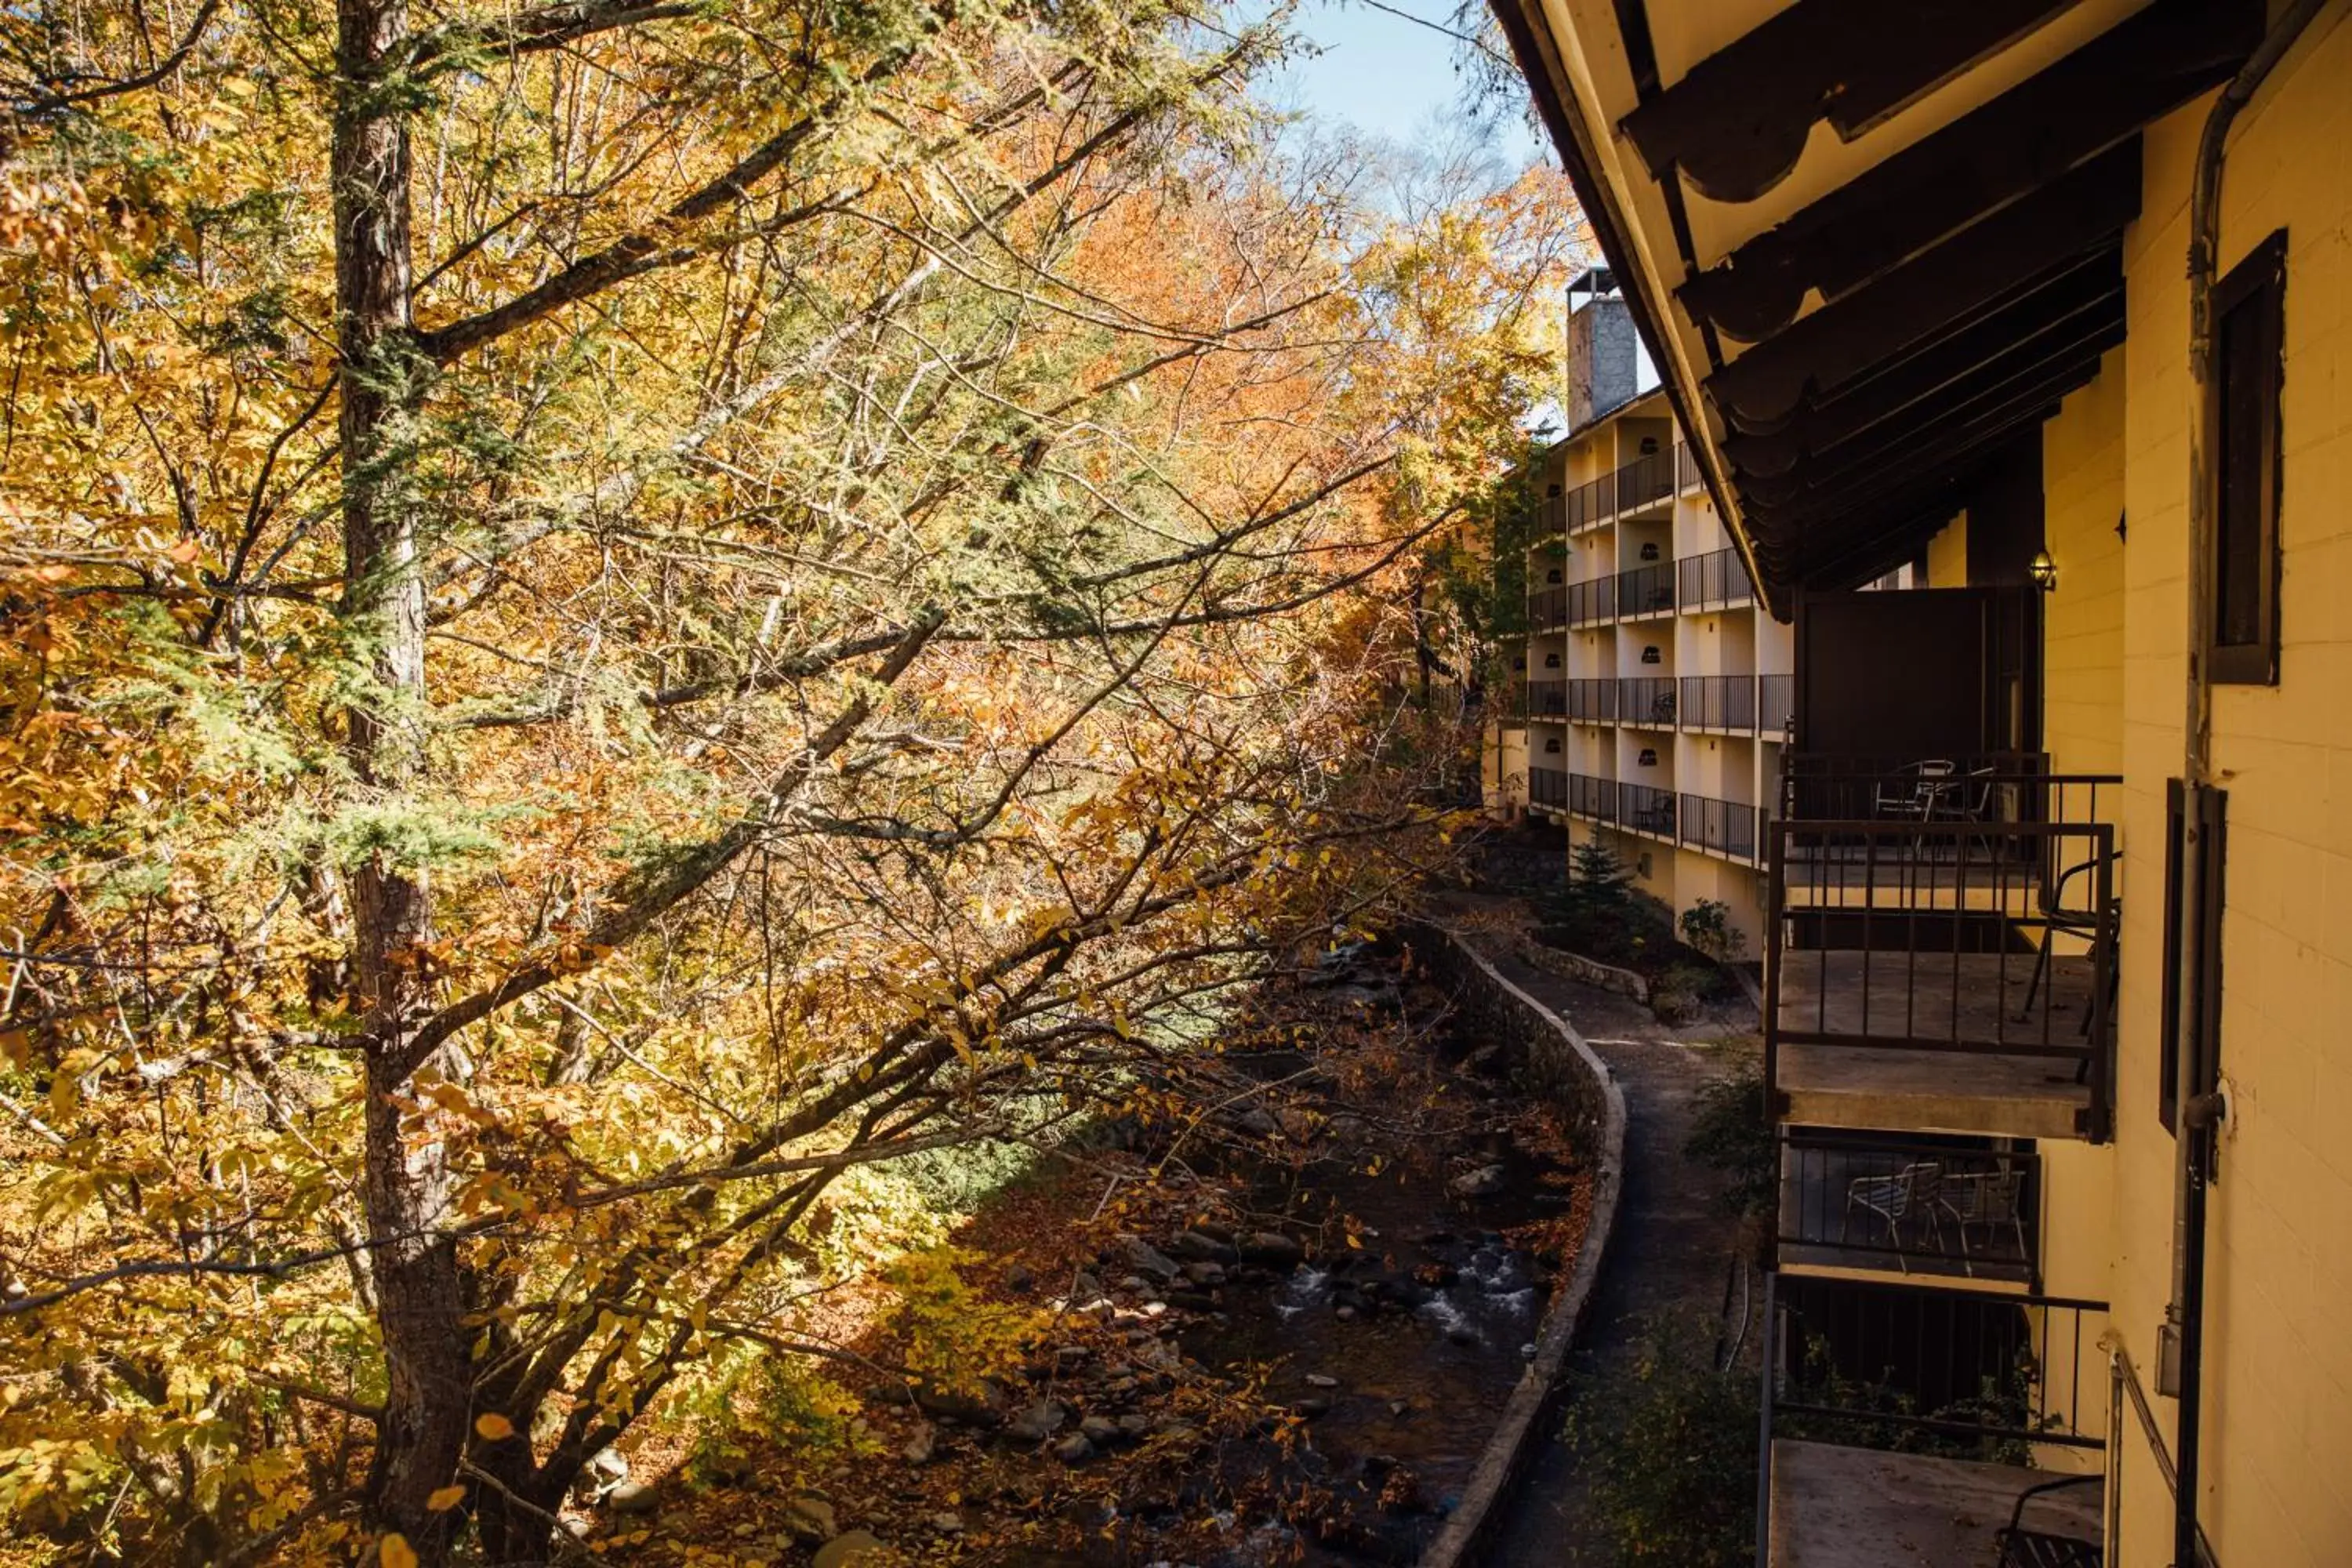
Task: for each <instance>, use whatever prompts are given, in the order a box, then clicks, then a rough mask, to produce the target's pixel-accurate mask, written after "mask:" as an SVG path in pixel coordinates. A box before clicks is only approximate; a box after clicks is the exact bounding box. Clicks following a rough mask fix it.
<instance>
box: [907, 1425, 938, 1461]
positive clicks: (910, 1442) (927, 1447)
mask: <svg viewBox="0 0 2352 1568" xmlns="http://www.w3.org/2000/svg"><path fill="white" fill-rule="evenodd" d="M939 1441H940V1439H939V1434H938V1433H937V1432H935V1431H933V1430H932V1429H931V1428H930V1427H929V1426H918V1427H916V1428H915V1435H914V1436H911V1437H909V1438H908V1439H907V1446H906V1447H903V1448H901V1449H899V1450H898V1453H899V1456H900V1457H901V1458H904V1459H905V1460H906V1461H907V1463H908V1464H910V1465H928V1464H929V1463H930V1462H931V1454H932V1451H933V1450H934V1449H936V1448H937V1447H939Z"/></svg>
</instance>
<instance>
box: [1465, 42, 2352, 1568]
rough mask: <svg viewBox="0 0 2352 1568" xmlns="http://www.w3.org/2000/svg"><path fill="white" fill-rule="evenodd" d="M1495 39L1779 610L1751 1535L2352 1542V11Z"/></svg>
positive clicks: (2172, 1546)
mask: <svg viewBox="0 0 2352 1568" xmlns="http://www.w3.org/2000/svg"><path fill="white" fill-rule="evenodd" d="M1497 11H1498V13H1499V14H1500V15H1501V16H1502V18H1503V21H1504V24H1505V26H1506V30H1507V32H1508V34H1509V35H1510V38H1511V44H1512V47H1513V48H1514V49H1515V51H1516V52H1517V56H1518V58H1519V60H1520V63H1521V65H1522V67H1523V68H1525V70H1526V72H1527V74H1528V79H1529V81H1530V82H1531V84H1532V85H1533V86H1534V89H1535V91H1536V96H1537V100H1538V104H1539V106H1540V108H1541V110H1542V111H1543V114H1544V116H1545V118H1546V120H1547V122H1548V124H1549V129H1550V132H1551V134H1552V137H1553V140H1554V141H1555V142H1557V144H1558V145H1559V149H1560V151H1561V153H1562V155H1563V157H1564V159H1565V161H1566V163H1567V164H1568V166H1569V170H1570V175H1571V176H1572V178H1573V179H1574V180H1575V181H1576V184H1577V185H1578V187H1579V190H1580V195H1582V198H1583V200H1584V203H1585V205H1586V208H1587V211H1588V214H1589V216H1591V220H1592V222H1593V225H1594V227H1595V230H1596V233H1597V235H1598V237H1599V238H1600V240H1601V247H1602V249H1603V251H1604V252H1605V254H1606V255H1607V258H1608V260H1609V263H1610V265H1611V268H1612V272H1613V274H1614V277H1615V280H1616V281H1617V282H1618V283H1619V284H1620V285H1621V287H1622V294H1623V298H1624V300H1625V301H1626V305H1627V308H1628V310H1630V312H1631V313H1632V315H1633V319H1634V321H1635V323H1636V324H1637V326H1638V327H1639V329H1640V331H1641V332H1642V334H1643V339H1644V341H1645V343H1646V345H1647V349H1648V352H1649V353H1650V354H1651V355H1652V356H1653V358H1654V361H1655V363H1656V364H1657V366H1658V369H1659V372H1660V379H1661V392H1662V395H1663V397H1664V400H1665V401H1666V402H1667V403H1668V404H1669V405H1671V406H1672V407H1673V409H1674V410H1675V415H1676V416H1678V419H1679V423H1680V426H1681V427H1682V429H1683V430H1684V432H1685V437H1686V439H1687V440H1688V442H1689V448H1688V449H1689V453H1690V457H1691V459H1692V465H1693V467H1694V468H1696V486H1697V487H1698V490H1699V491H1700V492H1703V493H1704V494H1705V495H1706V497H1707V498H1709V499H1710V500H1712V502H1713V503H1714V506H1715V508H1716V510H1717V519H1718V520H1719V522H1720V525H1721V526H1722V527H1723V528H1724V529H1725V531H1726V535H1727V539H1728V542H1730V544H1731V545H1732V546H1733V547H1734V548H1735V549H1736V550H1737V551H1738V555H1739V558H1740V559H1741V560H1742V561H1743V562H1744V563H1746V564H1747V565H1748V568H1749V570H1750V573H1751V575H1752V580H1753V581H1754V583H1755V584H1756V591H1757V595H1758V599H1759V606H1758V608H1757V610H1756V611H1754V612H1753V615H1754V616H1755V617H1756V619H1757V620H1758V622H1759V625H1760V624H1762V622H1764V621H1765V620H1767V619H1769V620H1770V621H1772V622H1774V623H1778V624H1782V625H1785V626H1789V627H1790V634H1791V635H1792V637H1793V639H1794V649H1795V660H1794V662H1793V664H1791V665H1790V666H1787V667H1784V668H1791V669H1792V670H1793V671H1794V672H1795V673H1796V676H1797V679H1796V681H1795V682H1794V691H1793V695H1792V699H1791V711H1790V730H1789V738H1788V742H1787V745H1786V747H1785V749H1784V753H1783V757H1782V761H1781V768H1780V775H1781V782H1780V788H1779V791H1778V795H1777V799H1778V807H1779V809H1778V811H1777V814H1776V815H1775V816H1773V817H1772V819H1771V820H1770V821H1769V823H1767V824H1765V825H1763V826H1761V827H1760V828H1759V833H1760V835H1761V836H1762V842H1761V843H1760V845H1759V855H1760V859H1761V863H1762V866H1763V870H1764V891H1763V897H1762V903H1763V910H1762V915H1763V926H1764V931H1765V944H1764V946H1765V960H1766V988H1765V989H1766V1004H1767V1005H1766V1014H1765V1020H1764V1025H1765V1071H1766V1075H1767V1081H1766V1090H1767V1098H1768V1100H1769V1115H1770V1117H1771V1119H1772V1121H1773V1123H1774V1126H1775V1129H1776V1131H1777V1135H1778V1138H1779V1144H1780V1174H1781V1181H1780V1212H1779V1215H1778V1224H1777V1226H1776V1228H1775V1235H1774V1237H1773V1248H1772V1251H1773V1260H1774V1265H1775V1267H1774V1268H1773V1269H1772V1271H1771V1273H1770V1275H1769V1289H1768V1292H1767V1298H1768V1300H1769V1308H1768V1310H1767V1311H1766V1314H1765V1318H1764V1321H1763V1322H1762V1324H1761V1325H1760V1328H1761V1341H1760V1345H1761V1352H1762V1353H1761V1359H1762V1365H1761V1367H1760V1369H1759V1376H1760V1378H1761V1387H1762V1390H1763V1394H1764V1403H1765V1414H1764V1418H1763V1429H1764V1433H1765V1437H1766V1441H1764V1442H1763V1443H1762V1444H1761V1445H1760V1454H1759V1476H1758V1487H1757V1497H1756V1504H1757V1513H1758V1521H1759V1562H1760V1563H1769V1564H1772V1565H1775V1568H1876V1565H1879V1564H1886V1563H1906V1564H1907V1563H1918V1564H1929V1565H1937V1568H1940V1565H1943V1564H1953V1565H1956V1568H1957V1565H1959V1564H1978V1563H1983V1564H1993V1563H2000V1564H2005V1565H2019V1568H2021V1565H2024V1564H2042V1563H2063V1564H2089V1563H2105V1564H2116V1565H2122V1568H2161V1565H2164V1564H2171V1565H2173V1568H2191V1565H2192V1564H2200V1563H2204V1564H2217V1565H2227V1568H2339V1565H2341V1564H2344V1563H2352V1334H2348V1333H2347V1332H2346V1329H2347V1323H2352V1306H2347V1303H2352V1028H2347V1017H2352V811H2339V810H2337V809H2336V805H2337V802H2336V798H2335V792H2336V787H2337V786H2338V785H2345V786H2346V787H2347V788H2352V702H2347V700H2346V693H2347V691H2352V608H2347V606H2352V507H2347V495H2352V0H2279V3H2274V4H2269V5H2264V4H2261V3H2258V0H2247V3H2236V0H2219V3H2217V0H2195V3H2192V0H2152V3H2134V0H2078V3H2075V4H2065V3H2061V0H2018V3H2006V0H1977V3H1975V4H1971V5H1922V6H1917V7H1877V6H1871V5H1852V4H1846V3H1843V0H1498V4H1497ZM1678 484H1679V481H1678ZM1680 493H1681V492H1680V490H1679V489H1678V491H1677V500H1675V514H1676V516H1677V518H1679V516H1680V513H1681V510H1682V508H1683V506H1684V505H1685V502H1684V501H1683V500H1681V499H1679V497H1680ZM1693 504H1696V503H1693ZM1658 526H1659V525H1643V524H1636V525H1635V530H1636V531H1635V533H1634V534H1633V535H1627V534H1626V533H1625V531H1624V527H1623V525H1622V524H1620V525H1619V533H1620V536H1621V537H1620V539H1619V542H1618V543H1617V546H1616V550H1617V556H1616V558H1617V562H1618V563H1619V565H1620V567H1621V569H1622V565H1623V564H1624V563H1625V562H1626V557H1625V555H1624V547H1623V538H1624V537H1639V536H1640V531H1641V530H1642V529H1643V528H1644V527H1658ZM1676 526H1679V524H1678V523H1677V525H1676ZM1660 531H1663V530H1662V528H1661V529H1660ZM1906 565H1908V566H1910V567H1911V568H1913V569H1914V570H1913V574H1912V576H1911V578H1910V585H1908V586H1905V587H1901V588H1900V589H1899V590H1898V591H1895V592H1877V593H1865V592H1861V591H1859V590H1861V589H1862V588H1863V587H1864V586H1865V585H1866V584H1872V583H1874V582H1878V581H1882V580H1883V579H1884V577H1885V574H1886V573H1888V572H1889V571H1891V570H1895V569H1897V568H1898V567H1902V566H1906ZM1628 633H1629V628H1628V627H1627V626H1625V625H1624V624H1622V622H1619V623H1616V624H1614V625H1613V626H1612V634H1611V635H1612V637H1613V638H1614V639H1615V641H1616V643H1617V645H1618V647H1617V665H1616V668H1617V669H1618V670H1620V671H1623V670H1624V669H1625V668H1626V667H1625V666H1624V665H1623V662H1622V655H1623V647H1624V645H1625V644H1626V643H1627V642H1628V641H1629V640H1641V639H1644V638H1647V637H1649V634H1648V633H1647V632H1645V631H1643V630H1642V629H1641V628H1639V627H1638V626H1637V627H1633V628H1631V637H1630V638H1629V635H1628ZM1569 635H1570V636H1572V635H1573V629H1572V628H1570V631H1569ZM1662 635H1663V634H1662ZM1540 646H1542V645H1541V643H1540V641H1539V640H1538V642H1537V643H1535V644H1531V647H1540ZM1643 646H1647V644H1646V642H1643ZM1661 647H1662V649H1663V647H1664V644H1663V642H1662V643H1661ZM1684 653H1685V647H1684V644H1683V642H1682V639H1681V637H1680V632H1679V628H1677V631H1676V635H1675V658H1677V659H1679V658H1682V657H1683V655H1684ZM1662 657H1664V656H1663V653H1662ZM1676 668H1677V670H1678V671H1679V670H1680V669H1681V668H1682V666H1681V665H1680V664H1679V663H1678V664H1677V666H1676ZM1531 673H1532V672H1531ZM1621 728H1622V725H1621ZM1536 732H1537V731H1535V729H1534V728H1533V727H1532V726H1531V727H1530V730H1529V734H1530V735H1533V734H1535V733H1536ZM1571 732H1572V731H1571ZM1686 739H1687V737H1685V735H1683V734H1682V733H1681V732H1680V731H1679V726H1678V729H1677V733H1676V735H1675V744H1676V746H1677V748H1680V747H1681V746H1682V744H1683V743H1684V742H1685V740H1686ZM1661 751H1662V753H1663V746H1662V747H1661ZM1683 756H1684V753H1683V752H1681V751H1680V750H1679V749H1678V751H1677V754H1676V763H1677V766H1678V767H1679V766H1680V765H1681V763H1682V761H1683ZM1614 760H1616V761H1618V762H1620V763H1622V742H1621V743H1620V748H1619V750H1618V751H1617V752H1616V753H1615V754H1614ZM1619 776H1620V777H1621V778H1622V773H1620V775H1619ZM1677 784H1678V786H1680V785H1681V780H1680V779H1679V778H1678V779H1677ZM1683 787H1686V786H1683ZM1759 798H1761V796H1760V795H1759ZM1677 874H1678V875H1679V868H1678V870H1677Z"/></svg>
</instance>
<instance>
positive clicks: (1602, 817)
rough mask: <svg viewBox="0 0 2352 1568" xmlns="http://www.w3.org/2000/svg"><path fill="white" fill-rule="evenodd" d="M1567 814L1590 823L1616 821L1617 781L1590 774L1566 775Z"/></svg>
mask: <svg viewBox="0 0 2352 1568" xmlns="http://www.w3.org/2000/svg"><path fill="white" fill-rule="evenodd" d="M1568 812H1569V815H1570V816H1581V817H1584V818H1586V819H1587V820H1589V821H1592V822H1614V821H1616V820H1617V781H1616V780H1615V779H1604V778H1597V777H1595V776H1594V775H1592V774H1591V773H1570V774H1569V775H1568Z"/></svg>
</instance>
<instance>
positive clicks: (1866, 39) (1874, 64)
mask: <svg viewBox="0 0 2352 1568" xmlns="http://www.w3.org/2000/svg"><path fill="white" fill-rule="evenodd" d="M2073 4H2074V0H1910V3H1909V4H1906V5H1902V6H1900V7H1899V8H1891V7H1889V6H1888V5H1887V4H1886V0H1797V3H1796V4H1795V5H1791V6H1790V7H1789V8H1788V9H1787V10H1785V11H1782V12H1780V14H1779V15H1777V16H1773V17H1772V18H1771V19H1770V20H1769V21H1768V22H1766V23H1765V24H1764V25H1763V26H1760V27H1758V28H1756V29H1755V30H1754V31H1753V32H1750V33H1748V34H1747V35H1745V36H1744V37H1741V38H1739V39H1738V41H1737V42H1735V43H1733V44H1732V45H1730V46H1729V47H1727V48H1724V49H1721V50H1718V51H1717V52H1716V53H1715V54H1712V55H1710V56H1708V57H1707V58H1706V59H1704V60H1702V61H1700V62H1699V63H1698V64H1697V65H1696V67H1694V68H1692V70H1691V71H1690V73H1689V74H1688V75H1687V76H1685V77H1684V78H1683V79H1682V80H1680V81H1678V82H1676V83H1675V84H1674V85H1673V86H1672V87H1670V88H1667V89H1665V90H1664V91H1663V92H1661V93H1659V94H1658V95H1657V96H1656V97H1654V98H1653V99H1650V100H1648V101H1646V102H1644V103H1643V105H1642V106H1641V107H1640V108H1638V109H1636V110H1633V112H1632V113H1631V114H1629V115H1627V116H1626V117H1625V118H1624V120H1623V121H1621V122H1620V124H1619V126H1618V129H1619V130H1620V131H1621V132H1623V133H1624V134H1625V136H1626V137H1628V138H1629V139H1630V140H1631V141H1632V142H1633V145H1634V147H1635V149H1636V150H1637V151H1639V152H1640V153H1641V155H1642V158H1643V162H1644V163H1647V164H1648V165H1649V170H1650V174H1651V177H1652V178H1654V179H1656V180H1659V181H1664V180H1667V179H1670V178H1671V177H1672V174H1671V171H1672V170H1674V169H1676V168H1679V169H1680V170H1681V171H1682V173H1683V177H1684V178H1685V179H1687V180H1688V181H1689V182H1690V183H1691V184H1692V186H1693V187H1694V188H1696V190H1698V191H1699V192H1700V193H1702V194H1703V195H1707V196H1710V197H1712V198H1714V199H1715V200H1717V201H1725V202H1748V201H1754V200H1755V199H1756V198H1757V197H1758V196H1760V195H1763V194H1764V193H1765V192H1767V191H1769V190H1770V189H1771V188H1772V187H1773V186H1774V185H1776V184H1780V181H1781V179H1782V178H1783V177H1785V176H1786V175H1787V174H1788V173H1789V171H1790V170H1791V169H1793V168H1795V167H1796V165H1797V159H1798V158H1799V156H1800V155H1801V154H1802V153H1803V152H1804V150H1805V137H1806V135H1807V134H1808V132H1811V129H1812V126H1813V122H1814V121H1817V120H1826V121H1829V122H1830V124H1831V125H1832V127H1834V128H1835V129H1836V131H1837V132H1838V134H1839V135H1841V136H1843V137H1844V138H1846V139H1847V140H1849V141H1851V140H1852V139H1853V138H1854V137H1855V136H1858V135H1860V134H1861V133H1862V132H1864V131H1866V130H1868V129H1869V128H1870V127H1871V126H1873V125H1875V124H1877V123H1878V122H1879V121H1882V120H1884V119H1885V118H1886V117H1887V116H1889V115H1891V114H1893V113H1895V111H1896V110H1900V109H1901V108H1903V107H1904V106H1905V105H1906V104H1908V103H1910V102H1912V101H1913V100H1916V99H1917V98H1919V97H1921V96H1923V95H1924V94H1926V93H1927V92H1929V91H1932V90H1933V89H1935V88H1937V87H1938V86H1940V85H1941V84H1943V83H1944V82H1946V81H1948V80H1949V79H1952V78H1953V77H1955V76H1958V74H1960V73H1961V72H1962V71H1965V70H1966V69H1968V68H1969V66H1971V65H1973V64H1975V63H1976V62H1977V61H1979V60H1980V59H1982V58H1985V57H1986V56H1988V55H1990V54H1993V53H1996V52H1997V51H1999V50H2000V49H2001V48H2002V47H2005V46H2006V45H2008V44H2009V43H2011V41H2012V40H2014V39H2016V38H2018V37H2022V36H2023V35H2025V34H2027V33H2030V32H2032V30H2033V29H2035V28H2036V27H2039V26H2042V24H2043V23H2044V22H2046V21H2048V20H2049V19H2050V18H2051V17H2053V16H2056V15H2057V14H2058V13H2059V12H2061V11H2063V10H2065V9H2066V8H2067V7H2068V6H2069V5H2073Z"/></svg>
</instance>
